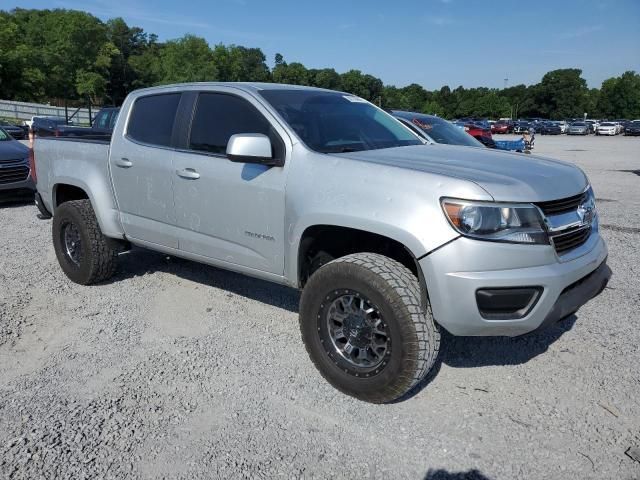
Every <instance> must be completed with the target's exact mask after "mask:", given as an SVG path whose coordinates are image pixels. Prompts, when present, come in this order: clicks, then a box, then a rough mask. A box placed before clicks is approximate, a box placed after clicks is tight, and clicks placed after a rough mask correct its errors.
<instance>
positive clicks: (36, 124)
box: [31, 117, 67, 137]
mask: <svg viewBox="0 0 640 480" xmlns="http://www.w3.org/2000/svg"><path fill="white" fill-rule="evenodd" d="M66 124H67V121H66V120H65V119H64V118H62V117H33V123H32V124H31V129H32V130H33V132H34V133H35V134H36V136H38V137H58V136H60V131H59V129H60V127H62V126H64V125H66Z"/></svg>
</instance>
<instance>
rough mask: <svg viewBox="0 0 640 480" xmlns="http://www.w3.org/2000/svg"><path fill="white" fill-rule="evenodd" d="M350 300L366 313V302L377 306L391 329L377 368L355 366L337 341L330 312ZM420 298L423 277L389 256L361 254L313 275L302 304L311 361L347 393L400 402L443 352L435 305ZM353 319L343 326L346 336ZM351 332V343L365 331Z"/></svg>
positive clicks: (304, 335) (379, 316)
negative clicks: (434, 314)
mask: <svg viewBox="0 0 640 480" xmlns="http://www.w3.org/2000/svg"><path fill="white" fill-rule="evenodd" d="M347 296H349V297H352V298H353V297H355V298H356V299H357V300H356V301H358V300H359V301H360V302H361V303H360V309H361V310H364V309H363V305H364V302H365V301H366V302H367V303H368V304H369V306H371V307H372V308H375V312H374V314H373V315H375V316H376V318H377V319H376V320H375V321H376V322H378V323H379V324H380V325H381V326H382V327H383V328H384V329H385V331H386V335H385V336H383V338H385V337H386V338H387V340H386V341H385V342H384V343H383V345H384V346H383V347H381V348H384V349H385V350H384V356H381V360H379V361H380V362H381V363H379V364H377V366H373V367H370V368H365V367H356V366H354V365H352V364H350V363H349V360H347V359H345V357H344V351H343V353H342V354H341V353H340V352H339V350H338V347H336V344H335V343H334V340H332V337H331V333H330V328H331V327H329V326H328V322H329V320H328V318H329V316H330V309H331V308H333V305H335V302H336V301H339V300H340V299H341V298H346V297H347ZM420 298H421V295H420V285H419V283H418V279H417V278H416V277H415V276H414V275H413V274H412V273H411V271H409V270H408V269H407V268H406V267H405V266H403V265H402V264H400V263H399V262H397V261H395V260H392V259H390V258H388V257H385V256H383V255H379V254H374V253H356V254H352V255H347V256H345V257H341V258H338V259H336V260H333V261H332V262H330V263H327V264H326V265H324V266H322V267H321V268H320V269H319V270H317V271H316V272H315V273H314V274H313V275H312V276H311V278H310V279H309V281H308V282H307V284H306V286H305V288H304V290H303V292H302V297H301V300H300V330H301V332H302V340H303V341H304V344H305V346H306V348H307V352H308V353H309V356H310V357H311V360H312V361H313V363H314V364H315V366H316V368H317V369H318V370H319V371H320V373H321V374H322V376H323V377H324V378H325V379H326V380H327V381H328V382H329V383H330V384H331V385H333V386H334V387H335V388H337V389H338V390H340V391H341V392H343V393H345V394H347V395H351V396H353V397H355V398H358V399H360V400H363V401H366V402H371V403H387V402H392V401H394V400H397V399H398V398H400V397H402V396H404V395H405V394H407V393H408V392H409V391H410V390H411V389H412V388H413V387H415V386H416V384H418V383H419V382H420V381H421V380H422V379H423V378H424V377H425V376H426V375H427V373H428V372H429V370H430V369H431V368H432V367H433V365H434V363H435V360H436V357H437V355H438V351H439V349H440V332H439V330H438V327H437V325H436V324H435V323H434V321H433V317H432V315H431V307H430V306H429V305H427V306H426V308H423V307H422V305H421V301H420ZM342 315H346V314H345V313H342ZM346 316H347V317H349V316H350V315H346ZM347 321H349V320H348V318H347V319H345V320H344V322H345V323H344V324H342V326H340V327H338V328H339V329H340V331H341V332H342V330H343V329H345V330H346V329H347V327H346V325H347ZM356 330H357V332H356ZM349 331H350V332H351V334H350V336H349V340H348V342H351V341H352V340H353V341H355V340H354V339H359V338H360V337H358V335H359V332H360V331H361V329H353V328H352V329H350V330H349ZM354 332H355V333H354ZM369 332H371V327H369ZM371 336H373V335H371ZM344 338H346V337H344ZM367 348H368V347H365V348H364V349H365V350H366V349H367Z"/></svg>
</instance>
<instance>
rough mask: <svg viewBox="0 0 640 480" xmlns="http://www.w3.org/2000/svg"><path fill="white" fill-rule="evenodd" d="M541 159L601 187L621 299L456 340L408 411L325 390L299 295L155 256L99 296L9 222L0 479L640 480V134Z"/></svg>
mask: <svg viewBox="0 0 640 480" xmlns="http://www.w3.org/2000/svg"><path fill="white" fill-rule="evenodd" d="M505 138H508V137H505ZM536 152H537V153H539V154H544V155H548V156H552V157H556V158H561V159H565V160H569V161H573V162H575V163H576V164H578V165H579V166H581V167H582V168H583V169H585V171H586V172H587V173H588V174H589V176H590V178H591V180H592V183H593V185H594V189H595V191H596V196H597V197H598V198H599V199H600V201H599V204H598V206H599V210H600V215H601V223H602V234H603V235H604V237H605V238H606V240H607V241H608V244H609V249H610V256H609V264H610V266H611V268H612V269H613V271H614V277H613V279H612V281H611V283H610V285H609V287H608V288H607V289H606V290H605V291H604V292H603V294H602V295H601V296H600V297H598V298H597V299H596V300H594V301H592V302H591V303H589V304H587V305H586V306H585V307H583V308H582V309H581V310H580V311H579V312H578V314H577V315H576V316H575V317H573V318H571V319H568V320H566V321H564V322H562V323H560V324H558V325H557V326H556V327H553V328H552V329H550V330H547V331H546V332H543V333H538V334H535V335H529V336H525V337H521V338H515V339H507V338H454V337H451V336H445V337H444V338H443V341H444V349H443V351H442V353H441V356H440V360H439V363H438V366H437V368H436V371H437V375H435V376H434V377H432V378H431V380H430V382H428V384H427V385H425V386H424V388H422V389H421V390H420V391H419V392H418V393H417V394H416V395H415V396H413V397H412V398H410V399H408V400H406V401H404V402H402V403H397V404H393V405H383V406H375V405H369V404H365V403H361V402H358V401H356V400H353V399H351V398H349V397H346V396H344V395H341V394H339V393H338V392H336V391H335V390H333V389H332V388H331V387H330V386H329V385H328V384H327V383H326V382H324V381H323V380H322V378H321V377H320V375H319V374H318V373H317V372H316V370H315V369H314V367H313V366H312V364H311V362H310V360H309V359H308V357H307V354H306V352H305V349H304V347H303V345H302V343H301V341H300V334H299V330H298V325H297V306H298V300H299V294H298V293H297V292H295V291H293V290H290V289H287V288H283V287H279V286H274V285H272V284H269V283H265V282H262V281H258V280H253V279H250V278H246V277H242V276H240V275H236V274H233V273H229V272H225V271H221V270H217V269H215V268H211V267H206V266H202V265H198V264H195V263H191V262H188V261H184V260H180V259H176V258H168V257H166V256H164V255H160V254H156V253H153V252H148V251H144V250H134V251H133V252H132V253H131V254H128V255H125V256H123V258H122V262H121V268H120V271H119V273H118V275H117V276H116V277H115V279H114V280H113V281H112V282H109V283H108V284H105V285H99V286H93V287H81V286H78V285H75V284H72V283H70V282H69V281H68V280H67V279H66V277H65V276H64V275H63V273H62V271H61V270H60V268H59V267H58V264H57V261H56V259H55V255H54V252H53V248H52V244H51V239H50V229H51V223H50V222H45V221H39V220H37V219H36V216H35V214H36V209H35V207H34V206H32V205H30V204H26V203H11V204H4V205H2V206H0V477H2V478H29V479H32V478H56V479H58V478H60V479H62V478H73V479H82V478H185V479H192V478H211V477H214V478H222V477H234V478H263V477H265V478H267V477H268V478H272V477H284V478H300V477H302V478H321V477H322V478H326V477H333V478H346V477H349V478H355V477H357V478H429V479H451V478H455V479H462V478H477V479H485V478H489V479H503V478H504V479H510V478H580V479H588V478H593V479H605V478H606V479H638V478H640V463H638V462H636V461H634V460H632V458H630V456H628V455H627V454H625V452H626V451H627V450H628V449H629V448H630V447H635V448H637V449H639V450H640V346H639V345H640V328H639V327H640V315H639V313H638V312H639V311H640V247H639V245H640V171H639V170H640V138H627V137H614V138H602V137H587V138H582V137H566V136H561V137H538V138H537V141H536ZM633 170H635V173H633ZM629 453H630V454H631V455H633V454H632V453H631V452H629Z"/></svg>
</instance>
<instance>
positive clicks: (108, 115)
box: [32, 107, 120, 139]
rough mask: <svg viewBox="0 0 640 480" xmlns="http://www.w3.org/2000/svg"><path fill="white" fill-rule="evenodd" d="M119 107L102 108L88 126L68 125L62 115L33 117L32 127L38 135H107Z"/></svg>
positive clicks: (95, 136) (111, 128)
mask: <svg viewBox="0 0 640 480" xmlns="http://www.w3.org/2000/svg"><path fill="white" fill-rule="evenodd" d="M119 110H120V109H119V108H115V107H107V108H102V109H101V110H100V111H99V112H98V113H97V114H96V117H95V118H94V120H93V124H92V125H91V126H90V127H80V126H77V125H69V124H67V121H66V120H65V119H64V118H62V117H33V122H32V128H33V129H34V132H35V134H36V136H38V137H93V138H94V139H95V138H100V137H104V136H109V135H110V134H111V132H112V131H113V126H114V125H115V122H116V119H117V118H118V112H119Z"/></svg>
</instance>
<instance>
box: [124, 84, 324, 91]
mask: <svg viewBox="0 0 640 480" xmlns="http://www.w3.org/2000/svg"><path fill="white" fill-rule="evenodd" d="M198 86H200V87H233V88H238V89H240V90H245V91H247V92H257V91H260V90H316V91H319V92H335V90H329V89H326V88H318V87H308V86H305V85H289V84H286V83H268V82H189V83H172V84H169V85H160V86H157V87H148V88H142V89H140V90H135V93H141V92H156V91H160V90H164V89H175V88H176V87H190V88H193V87H198Z"/></svg>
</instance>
